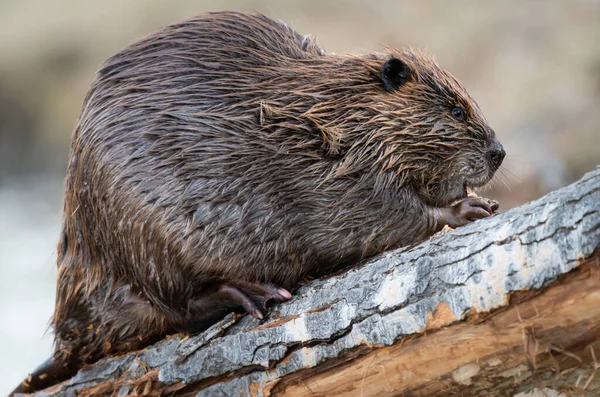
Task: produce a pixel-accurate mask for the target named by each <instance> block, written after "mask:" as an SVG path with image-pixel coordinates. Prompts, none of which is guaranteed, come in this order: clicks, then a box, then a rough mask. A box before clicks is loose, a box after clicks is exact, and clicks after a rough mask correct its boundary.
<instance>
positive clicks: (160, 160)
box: [16, 12, 505, 392]
mask: <svg viewBox="0 0 600 397" xmlns="http://www.w3.org/2000/svg"><path fill="white" fill-rule="evenodd" d="M504 156H505V152H504V149H503V148H502V145H501V144H500V143H499V141H498V140H497V138H496V137H495V133H494V131H493V130H492V128H491V127H490V126H489V125H488V123H487V122H486V119H485V118H484V116H483V114H482V111H481V109H480V108H479V107H478V106H477V104H476V103H475V101H474V100H473V99H472V98H471V97H470V96H469V94H468V93H467V91H466V90H465V89H464V88H463V86H461V85H460V83H459V82H458V81H457V80H456V79H455V78H454V77H452V75H450V74H449V73H448V72H446V71H444V70H442V69H441V68H440V67H439V66H438V65H437V64H436V63H435V62H434V60H432V58H430V57H428V56H427V55H425V54H423V53H421V52H418V51H414V50H410V49H404V50H387V51H386V52H377V53H370V54H366V55H335V54H332V53H327V52H326V51H325V50H323V49H322V48H321V47H320V46H319V45H317V44H316V42H315V41H314V40H312V39H310V38H309V37H307V36H303V35H301V34H299V33H297V32H296V31H294V30H293V29H291V28H290V27H288V26H287V25H286V24H284V23H283V22H277V21H273V20H271V19H269V18H267V17H266V16H264V15H261V14H244V13H237V12H219V13H209V14H204V15H201V16H198V17H196V18H193V19H191V20H188V21H185V22H181V23H178V24H174V25H171V26H168V27H165V28H163V29H162V30H159V31H158V32H156V33H154V34H152V35H150V36H148V37H146V38H144V39H142V40H141V41H138V42H137V43H134V44H132V45H130V46H129V47H127V48H125V49H124V50H122V51H121V52H119V53H118V54H116V55H114V56H113V57H111V58H110V59H108V60H107V61H106V62H105V63H104V65H103V66H102V67H101V68H100V70H99V71H98V72H97V74H96V75H95V78H94V80H93V83H92V85H91V88H90V90H89V92H88V94H87V96H86V98H85V101H84V104H83V109H82V112H81V115H80V117H79V120H78V123H77V126H76V128H75V130H74V133H73V138H72V147H71V153H70V161H69V164H68V169H67V176H66V183H65V184H66V189H65V203H64V217H63V224H62V231H61V237H60V241H59V244H58V258H57V263H58V282H57V284H58V286H57V293H56V310H55V313H54V318H53V326H54V333H55V351H54V354H53V356H52V357H51V358H50V359H49V360H48V362H46V363H45V364H44V365H42V366H41V367H40V368H39V369H38V370H36V372H35V373H34V374H32V375H30V377H29V378H28V380H27V381H25V382H23V383H22V385H21V386H20V387H19V388H18V389H17V390H16V391H19V392H31V391H33V390H39V389H41V388H44V387H46V386H48V385H50V384H52V383H56V382H58V381H61V380H63V379H65V378H67V377H70V376H72V375H73V374H74V373H75V372H76V371H77V370H78V369H79V368H80V367H81V366H82V365H84V364H87V363H92V362H94V361H96V360H98V359H100V358H102V357H104V356H106V355H110V354H115V353H122V352H126V351H130V350H134V349H138V348H141V347H143V346H146V345H148V344H149V343H152V342H154V341H156V340H158V339H160V338H162V337H164V336H165V335H167V334H169V333H174V332H196V331H199V330H202V329H204V328H206V327H207V326H209V325H210V324H211V323H213V322H214V321H216V320H217V319H218V318H219V317H222V316H223V315H224V314H226V313H227V312H230V311H232V310H241V311H246V312H248V313H250V314H251V315H253V316H255V317H257V318H262V317H263V315H264V314H265V310H266V308H267V304H268V303H269V302H282V301H285V300H288V299H290V298H291V297H292V296H291V293H290V289H292V288H293V287H294V286H295V285H297V284H298V283H299V281H301V280H302V279H303V278H305V277H307V276H315V277H316V276H319V275H322V274H325V273H327V272H330V271H331V270H332V269H338V268H340V267H343V266H348V265H351V264H355V263H357V262H358V261H360V260H361V259H363V258H366V257H370V256H373V255H375V254H378V253H381V252H383V251H386V250H390V249H393V248H397V247H402V246H409V245H413V244H416V243H419V242H421V241H423V240H424V239H426V238H427V237H429V236H431V235H432V234H434V233H436V232H438V231H440V230H441V229H442V228H443V227H444V226H445V225H448V226H450V227H458V226H461V225H464V224H467V223H469V222H472V221H474V220H477V219H480V218H485V217H487V216H490V215H491V214H492V213H493V212H494V211H495V210H496V208H497V205H496V204H495V203H492V202H490V201H488V200H486V199H483V198H477V197H468V196H467V189H471V188H474V187H478V186H482V185H484V184H486V183H487V182H489V181H490V179H491V178H492V177H493V175H494V173H495V171H496V170H497V169H498V168H499V167H500V165H501V163H502V160H503V158H504Z"/></svg>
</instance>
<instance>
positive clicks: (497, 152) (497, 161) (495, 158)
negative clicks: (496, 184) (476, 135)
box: [487, 147, 506, 170]
mask: <svg viewBox="0 0 600 397" xmlns="http://www.w3.org/2000/svg"><path fill="white" fill-rule="evenodd" d="M505 156H506V152H505V151H504V149H503V148H502V147H500V148H498V149H492V150H490V151H489V152H488V153H487V157H488V159H489V161H490V164H491V165H492V167H494V170H497V169H498V168H499V167H500V165H501V164H502V160H504V157H505Z"/></svg>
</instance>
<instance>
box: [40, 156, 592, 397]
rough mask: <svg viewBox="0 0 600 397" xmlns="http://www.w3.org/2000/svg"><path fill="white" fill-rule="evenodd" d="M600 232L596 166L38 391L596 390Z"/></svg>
mask: <svg viewBox="0 0 600 397" xmlns="http://www.w3.org/2000/svg"><path fill="white" fill-rule="evenodd" d="M599 244H600V167H599V168H596V170H594V171H593V172H590V173H588V174H586V175H585V176H584V177H583V178H582V179H581V180H580V181H578V182H577V183H575V184H573V185H570V186H568V187H566V188H563V189H560V190H557V191H555V192H552V193H550V194H548V195H547V196H545V197H543V198H541V199H539V200H537V201H534V202H531V203H528V204H525V205H523V206H521V207H519V208H515V209H512V210H510V211H507V212H505V213H502V214H498V215H495V216H493V217H491V218H488V219H485V220H481V221H477V222H475V223H473V224H471V225H468V226H465V227H461V228H459V229H456V230H452V231H447V232H442V233H438V234H437V235H436V236H434V237H432V238H431V239H429V240H428V241H426V242H425V243H423V244H421V245H419V246H417V247H414V248H412V249H400V250H396V251H393V252H388V253H385V254H383V255H381V256H378V257H376V258H373V259H371V260H369V261H368V262H366V263H364V264H362V265H360V266H357V267H355V268H353V269H350V270H347V271H345V272H344V273H340V274H337V275H334V276H330V277H328V278H323V279H319V280H314V281H312V282H310V283H308V284H306V285H304V286H302V287H301V288H300V289H299V290H298V291H297V292H296V293H295V296H294V298H293V299H292V300H291V301H290V302H286V303H284V304H280V305H277V306H275V307H274V308H273V310H272V313H271V314H270V316H268V317H267V318H266V319H265V320H264V321H262V322H259V321H258V320H256V319H254V318H251V317H249V316H245V317H241V318H234V316H233V315H230V316H228V317H226V318H225V319H223V320H222V321H221V322H219V323H218V324H215V325H214V326H213V327H211V328H210V329H209V330H207V331H205V332H203V333H202V334H198V335H193V336H189V337H188V336H185V335H175V336H172V337H170V338H167V339H165V340H163V341H161V342H159V343H157V344H155V345H153V346H150V347H148V348H147V349H145V350H143V351H139V352H134V353H130V354H127V355H124V356H121V357H114V358H108V359H105V360H102V361H100V362H98V363H96V364H94V365H91V366H89V367H86V368H85V369H84V370H82V371H81V372H80V373H79V374H77V375H76V376H75V377H74V378H72V379H70V380H69V381H66V382H64V383H62V384H60V385H57V386H55V387H53V388H51V389H48V390H47V391H46V392H45V393H38V395H40V396H41V395H45V396H56V397H58V396H73V395H76V394H77V395H111V394H113V393H115V394H116V393H119V395H126V394H135V393H137V394H141V395H159V394H161V393H169V392H176V393H177V395H197V396H238V395H239V396H245V395H251V396H265V397H266V396H279V395H284V394H285V395H286V396H302V395H311V396H315V395H316V396H319V395H328V396H333V395H342V396H344V395H348V396H350V395H352V396H358V395H360V396H393V395H401V396H402V395H406V396H452V395H461V396H475V395H490V396H508V395H510V393H517V392H522V391H529V390H531V389H532V388H534V387H546V386H548V387H554V388H558V389H561V390H562V391H563V392H568V393H571V394H572V395H578V394H573V393H580V392H583V391H584V390H585V391H587V392H588V395H595V394H594V393H598V394H600V374H596V371H597V370H598V369H600V364H599V363H598V361H597V359H598V360H600V259H599V258H600V255H599V254H598V251H597V250H598V248H599ZM594 390H595V392H594ZM571 394H567V395H571Z"/></svg>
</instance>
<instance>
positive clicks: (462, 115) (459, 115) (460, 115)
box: [452, 108, 465, 121]
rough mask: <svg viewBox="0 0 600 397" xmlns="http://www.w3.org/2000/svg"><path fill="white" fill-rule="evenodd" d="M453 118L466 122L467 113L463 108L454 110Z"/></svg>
mask: <svg viewBox="0 0 600 397" xmlns="http://www.w3.org/2000/svg"><path fill="white" fill-rule="evenodd" d="M452 117H454V118H455V119H456V120H460V121H464V120H465V111H464V110H462V109H461V108H454V109H452Z"/></svg>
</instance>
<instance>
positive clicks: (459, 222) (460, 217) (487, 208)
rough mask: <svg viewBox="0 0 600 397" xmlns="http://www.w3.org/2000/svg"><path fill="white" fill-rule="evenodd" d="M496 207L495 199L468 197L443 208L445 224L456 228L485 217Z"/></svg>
mask: <svg viewBox="0 0 600 397" xmlns="http://www.w3.org/2000/svg"><path fill="white" fill-rule="evenodd" d="M497 209H498V202H497V201H495V200H489V199H485V198H481V197H469V198H466V199H464V200H463V201H461V202H459V203H457V204H454V205H453V206H452V207H448V208H444V210H445V211H444V212H445V215H446V216H445V217H444V218H445V224H446V225H448V226H450V227H451V228H457V227H459V226H463V225H466V224H467V223H470V222H473V221H475V220H477V219H481V218H487V217H488V216H490V215H492V214H493V213H494V212H495V211H496V210H497Z"/></svg>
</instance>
